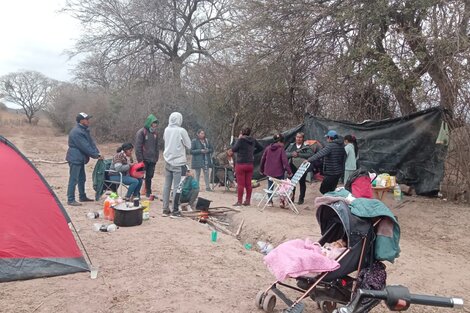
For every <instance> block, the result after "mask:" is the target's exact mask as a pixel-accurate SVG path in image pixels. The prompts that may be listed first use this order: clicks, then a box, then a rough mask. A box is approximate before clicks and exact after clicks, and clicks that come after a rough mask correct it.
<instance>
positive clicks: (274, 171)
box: [260, 143, 292, 177]
mask: <svg viewBox="0 0 470 313" xmlns="http://www.w3.org/2000/svg"><path fill="white" fill-rule="evenodd" d="M260 172H261V173H263V174H264V175H267V176H270V177H281V176H284V173H285V172H287V173H288V174H289V175H292V171H291V168H290V166H289V161H288V159H287V154H286V151H285V150H284V146H283V145H280V144H279V143H272V144H270V145H269V146H267V147H266V149H264V152H263V156H262V157H261V164H260Z"/></svg>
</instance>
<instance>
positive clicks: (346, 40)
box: [238, 0, 470, 117]
mask: <svg viewBox="0 0 470 313" xmlns="http://www.w3.org/2000/svg"><path fill="white" fill-rule="evenodd" d="M238 2H239V3H240V5H239V7H240V12H241V13H240V18H239V20H241V23H240V25H241V26H240V28H241V29H244V30H245V31H244V33H245V34H246V35H247V36H249V38H250V44H251V45H254V46H255V47H254V48H251V51H254V52H255V53H256V55H257V56H258V58H259V59H265V58H266V56H275V55H282V54H286V53H287V54H290V55H295V54H294V53H293V49H295V50H294V52H295V51H297V52H298V53H299V55H300V56H301V57H302V59H303V64H305V65H304V67H303V68H301V70H304V69H305V68H308V69H309V70H308V71H307V73H308V72H309V73H311V74H310V75H308V76H307V77H306V80H307V82H308V84H309V85H310V86H312V88H313V89H314V92H313V93H314V94H317V93H318V92H319V91H320V94H319V96H320V98H323V99H326V100H328V99H330V100H333V101H326V102H324V103H322V105H323V106H326V107H328V111H330V112H331V109H336V108H337V107H338V104H339V103H337V101H335V99H337V98H338V97H339V98H349V97H350V96H351V95H350V94H349V92H348V88H344V87H345V85H352V86H355V87H356V88H358V87H359V88H362V89H363V90H362V91H359V90H357V89H356V90H355V92H354V93H356V94H357V95H361V96H359V97H357V96H354V98H356V99H358V100H359V99H363V97H364V96H372V95H373V94H376V96H379V98H380V99H388V100H387V102H388V104H389V106H390V107H389V108H387V109H386V110H382V109H380V110H378V111H381V112H385V113H387V112H392V113H393V114H408V113H411V112H413V111H416V110H418V109H421V108H423V107H428V106H436V105H440V106H442V107H445V108H447V109H449V110H451V111H452V112H456V108H458V109H459V110H461V106H462V105H463V106H465V103H464V100H463V99H464V96H463V94H465V92H463V93H462V92H461V89H462V88H467V87H463V85H465V84H466V83H465V78H464V77H465V76H467V75H466V72H467V71H468V66H467V60H468V55H469V52H470V51H469V48H470V46H469V34H470V32H469V29H468V28H469V17H470V6H469V4H470V2H469V1H468V0H454V1H439V0H423V1H411V0H410V1H402V0H401V1H368V0H364V1H352V0H337V1H335V0H332V1H328V0H327V1H324V0H321V1H303V0H292V1H287V2H286V1H282V0H273V1H269V2H268V1H263V0H239V1H238ZM319 77H320V78H322V79H319ZM371 86H375V87H374V88H373V90H375V91H374V92H373V93H371V90H372V89H370V88H371ZM325 87H326V88H325ZM328 90H330V91H331V93H329V94H325V92H328ZM341 90H343V91H344V93H342V94H339V91H341ZM353 91H354V90H353ZM322 93H323V96H322ZM376 96H374V97H376ZM370 99H371V100H373V97H372V98H370ZM367 101H368V100H367V99H366V102H367ZM340 103H341V104H342V105H344V104H345V103H347V102H344V101H341V102H340ZM350 103H351V105H353V107H351V109H352V110H354V109H355V107H357V106H358V105H361V103H352V102H350ZM395 104H396V105H395ZM348 111H351V110H345V111H342V112H341V114H342V116H338V117H344V113H346V112H348ZM366 111H367V110H366ZM366 111H364V112H366Z"/></svg>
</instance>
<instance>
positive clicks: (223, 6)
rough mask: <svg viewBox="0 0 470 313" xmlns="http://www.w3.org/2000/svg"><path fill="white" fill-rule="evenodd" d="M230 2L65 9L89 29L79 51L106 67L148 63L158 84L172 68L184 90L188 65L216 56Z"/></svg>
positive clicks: (184, 0)
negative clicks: (213, 48)
mask: <svg viewBox="0 0 470 313" xmlns="http://www.w3.org/2000/svg"><path fill="white" fill-rule="evenodd" d="M227 1H228V0H160V1H153V0H136V1H131V2H129V1H124V0H70V1H68V3H67V6H66V8H65V11H66V12H69V13H71V14H72V16H74V17H75V18H77V19H78V20H80V21H81V22H82V24H83V25H84V26H85V28H86V31H85V33H84V35H83V37H82V38H81V39H80V40H79V41H78V43H77V45H76V50H75V53H86V52H94V53H96V52H99V53H100V54H101V57H100V59H101V61H104V62H105V63H104V65H105V67H106V66H111V65H112V64H118V63H126V64H128V65H129V66H130V67H131V68H132V67H135V66H138V65H139V64H145V71H146V74H147V75H149V76H150V77H152V75H153V79H154V80H158V78H159V77H158V76H159V73H160V71H159V69H160V68H161V67H162V65H163V66H167V68H168V71H167V72H168V73H170V78H171V79H172V80H173V82H174V84H175V85H177V86H180V85H181V71H182V69H183V67H184V65H185V62H187V61H189V60H190V59H191V58H193V57H198V56H199V57H200V56H208V57H210V56H211V54H210V49H211V41H212V40H214V39H216V38H218V37H219V36H220V35H221V34H220V31H218V29H219V27H218V26H219V24H220V23H222V22H223V21H224V19H225V17H226V15H227V14H228V8H227ZM162 63H163V64H162Z"/></svg>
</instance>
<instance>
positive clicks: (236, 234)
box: [235, 219, 245, 238]
mask: <svg viewBox="0 0 470 313" xmlns="http://www.w3.org/2000/svg"><path fill="white" fill-rule="evenodd" d="M244 223H245V219H242V221H241V222H240V225H239V226H238V229H237V232H236V233H235V236H236V237H237V238H238V237H240V233H241V232H242V227H243V224H244Z"/></svg>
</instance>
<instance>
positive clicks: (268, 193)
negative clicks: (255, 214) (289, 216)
mask: <svg viewBox="0 0 470 313" xmlns="http://www.w3.org/2000/svg"><path fill="white" fill-rule="evenodd" d="M309 166H310V162H304V163H302V165H300V166H299V168H298V169H297V171H296V172H295V174H294V176H292V178H291V179H290V180H288V179H277V178H274V177H268V179H269V180H270V181H272V182H273V184H272V185H271V187H270V188H269V189H264V196H263V198H262V199H261V201H260V202H259V203H258V207H259V206H260V205H261V203H263V201H264V200H266V202H265V203H264V205H263V207H262V208H261V210H260V211H263V210H264V209H265V208H266V206H267V205H268V203H269V202H270V201H271V200H272V198H273V197H275V196H283V197H285V198H286V199H287V203H288V204H289V208H290V209H291V210H292V211H293V212H294V213H296V214H299V210H297V207H296V206H295V204H294V202H292V199H291V197H290V196H291V194H292V192H293V190H294V188H295V186H296V185H297V184H298V183H299V180H300V178H302V176H303V175H304V174H305V172H306V171H307V170H308V168H309ZM284 184H288V185H289V186H288V188H287V189H284V188H281V186H282V185H284Z"/></svg>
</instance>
